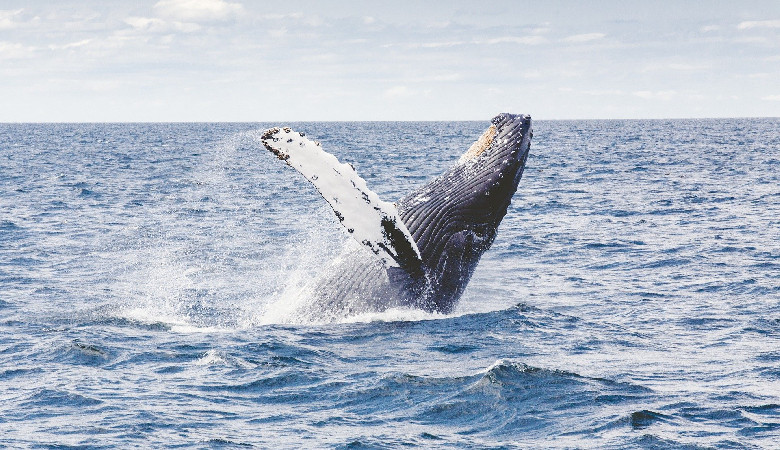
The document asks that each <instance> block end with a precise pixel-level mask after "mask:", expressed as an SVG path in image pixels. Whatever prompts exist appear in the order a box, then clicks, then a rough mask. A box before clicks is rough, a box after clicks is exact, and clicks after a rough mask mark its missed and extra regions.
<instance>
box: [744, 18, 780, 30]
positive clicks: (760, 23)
mask: <svg viewBox="0 0 780 450" xmlns="http://www.w3.org/2000/svg"><path fill="white" fill-rule="evenodd" d="M751 28H780V20H748V21H745V22H740V23H739V25H737V29H740V30H749V29H751Z"/></svg>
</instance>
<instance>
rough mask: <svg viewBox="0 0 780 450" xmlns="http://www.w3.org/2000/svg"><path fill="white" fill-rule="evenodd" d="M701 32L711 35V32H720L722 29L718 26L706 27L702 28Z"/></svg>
mask: <svg viewBox="0 0 780 450" xmlns="http://www.w3.org/2000/svg"><path fill="white" fill-rule="evenodd" d="M699 30H701V32H702V33H709V32H710V31H718V30H720V27H719V26H717V25H706V26H703V27H701V28H700V29H699Z"/></svg>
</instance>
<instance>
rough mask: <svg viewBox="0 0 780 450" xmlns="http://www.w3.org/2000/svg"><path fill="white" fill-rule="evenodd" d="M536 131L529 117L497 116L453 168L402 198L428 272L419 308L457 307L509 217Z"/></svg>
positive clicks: (400, 205)
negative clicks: (480, 263) (467, 285)
mask: <svg viewBox="0 0 780 450" xmlns="http://www.w3.org/2000/svg"><path fill="white" fill-rule="evenodd" d="M532 135H533V132H532V129H531V116H528V115H522V114H507V113H504V114H499V115H497V116H496V117H494V118H493V119H492V120H491V125H490V126H489V127H488V129H487V130H486V131H485V132H484V133H483V134H482V136H480V137H479V139H477V141H476V142H475V143H474V144H473V145H472V146H471V147H470V148H469V149H468V150H467V151H466V153H464V154H463V156H461V157H460V159H459V160H458V162H457V163H456V164H455V165H454V166H453V167H452V168H450V169H449V170H448V171H446V172H445V173H444V174H442V175H441V176H439V177H438V178H436V179H435V180H433V181H432V182H431V183H429V184H427V185H426V186H424V187H422V188H421V189H419V190H417V191H415V192H412V193H411V194H409V195H407V196H406V197H404V198H403V199H402V200H401V201H399V202H398V205H397V206H398V211H399V213H400V215H401V218H402V220H403V221H404V223H405V224H406V227H407V228H408V229H409V231H410V232H411V234H412V236H413V237H414V239H415V242H416V243H417V247H418V248H419V249H420V254H421V256H422V260H423V264H424V266H425V271H426V276H427V284H428V288H427V289H426V292H427V293H426V294H425V295H423V296H422V298H421V300H420V301H421V303H422V304H420V305H418V306H421V307H423V308H425V309H428V310H434V311H441V312H450V311H451V310H452V309H453V308H454V306H455V304H456V302H457V300H458V298H460V295H461V294H462V293H463V290H464V289H465V287H466V284H467V283H468V281H469V279H470V278H471V274H472V273H473V271H474V268H475V267H476V265H477V263H478V262H479V258H480V257H481V256H482V254H483V253H484V252H485V251H486V250H487V249H488V248H489V247H490V245H491V244H492V243H493V240H494V239H495V237H496V232H497V229H498V225H499V224H500V223H501V220H502V219H503V218H504V216H505V215H506V212H507V208H508V207H509V204H510V202H511V200H512V196H513V195H514V193H515V191H516V190H517V185H518V183H519V182H520V177H521V176H522V174H523V169H524V167H525V161H526V159H527V158H528V151H529V149H530V145H531V137H532Z"/></svg>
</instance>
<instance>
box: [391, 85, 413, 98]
mask: <svg viewBox="0 0 780 450" xmlns="http://www.w3.org/2000/svg"><path fill="white" fill-rule="evenodd" d="M410 95H413V92H412V90H411V89H409V88H408V87H406V86H393V87H391V88H390V89H387V90H385V98H399V97H409V96H410Z"/></svg>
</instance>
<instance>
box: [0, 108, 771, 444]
mask: <svg viewBox="0 0 780 450" xmlns="http://www.w3.org/2000/svg"><path fill="white" fill-rule="evenodd" d="M487 124H488V123H487V121H485V122H455V123H449V122H421V123H416V122H350V123H327V122H319V123H295V124H277V123H274V124H270V123H269V124H264V123H261V124H258V123H242V124H223V123H219V124H0V447H47V448H70V447H75V448H102V447H120V448H126V447H154V448H169V447H187V448H233V447H242V448H243V447H251V446H256V447H260V448H268V447H274V448H302V447H305V448H398V447H404V446H419V447H424V448H458V447H466V448H496V447H498V448H560V447H566V448H593V447H599V448H680V447H684V448H778V447H780V133H778V130H780V119H717V120H654V121H538V122H536V123H535V124H534V130H535V133H534V140H533V144H532V147H531V155H530V157H529V159H528V165H527V168H526V171H525V174H524V176H523V180H522V181H521V182H520V186H519V189H518V192H517V194H516V195H515V197H514V200H513V203H512V205H511V206H510V209H509V212H508V214H507V216H506V217H505V219H504V221H503V223H502V225H501V228H500V229H499V234H498V238H497V240H496V242H495V243H494V245H493V247H492V248H491V249H490V250H489V251H488V252H487V253H486V254H485V256H484V257H483V259H482V261H481V263H480V265H479V266H478V268H477V271H476V272H475V274H474V277H473V278H472V281H471V283H470V285H469V287H468V288H467V290H466V292H465V294H464V296H463V298H462V299H461V302H460V304H459V306H458V308H457V310H456V312H455V313H454V314H452V315H446V316H445V315H436V314H426V313H423V312H420V311H413V310H393V311H388V312H386V313H382V314H374V315H365V316H360V317H352V318H349V319H346V320H344V321H342V322H340V323H321V321H318V320H317V318H316V317H309V318H301V317H295V316H294V315H291V314H290V312H291V310H292V309H294V307H295V305H297V304H300V302H304V301H306V299H305V297H304V296H302V295H301V288H302V287H303V286H304V285H305V283H306V282H307V281H309V280H311V279H313V278H315V277H317V276H318V274H320V273H322V272H323V271H326V270H328V262H329V261H331V260H332V259H333V258H335V257H336V256H337V255H338V254H339V253H340V251H341V250H342V249H343V247H344V246H345V245H346V242H347V240H348V238H347V237H346V233H345V232H344V231H343V230H341V227H339V225H338V224H337V222H336V219H335V217H333V214H332V212H331V210H330V209H329V208H328V206H327V205H326V204H325V202H324V201H323V200H322V199H321V198H320V197H319V196H318V194H317V193H316V191H315V190H314V189H313V187H311V186H310V185H309V184H308V182H306V181H305V180H304V179H303V178H302V177H301V176H299V175H298V174H297V173H296V172H295V171H294V170H292V169H290V168H289V167H286V166H285V165H284V164H282V163H281V162H280V161H278V160H277V159H275V158H274V157H273V155H271V154H269V153H268V152H267V151H266V150H264V149H263V147H262V145H261V144H260V142H259V137H260V134H261V133H262V131H263V130H264V129H265V128H267V127H270V126H275V125H290V126H292V127H293V128H294V129H296V130H299V131H304V132H306V133H307V135H308V136H310V137H312V138H314V139H318V140H319V141H320V142H322V145H323V147H324V148H325V149H326V150H328V151H330V152H332V153H334V154H336V155H337V156H338V157H339V158H340V159H341V160H342V161H349V162H352V163H353V164H354V166H355V167H356V169H357V171H358V173H359V174H360V175H361V176H362V177H363V178H365V179H366V180H367V181H368V183H369V186H371V187H372V188H373V189H374V190H375V191H376V192H377V193H378V194H379V195H380V196H381V197H382V198H383V199H385V200H390V201H392V200H394V199H396V198H399V197H400V196H401V195H403V194H404V193H406V192H408V191H409V190H411V189H415V188H416V187H419V186H422V185H423V184H424V183H425V182H426V180H429V179H430V178H432V177H433V176H435V175H436V174H438V173H440V172H442V171H443V170H444V169H445V168H446V167H448V166H449V165H450V164H452V163H454V161H456V160H457V158H458V157H459V156H460V154H461V153H462V152H463V151H465V149H466V148H468V146H469V145H470V143H471V142H472V141H473V140H474V139H476V138H477V137H478V136H479V134H480V133H481V132H482V131H483V129H484V128H485V127H486V126H487Z"/></svg>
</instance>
